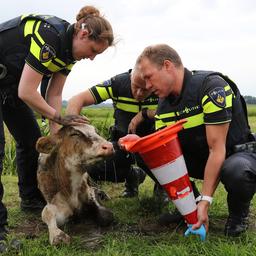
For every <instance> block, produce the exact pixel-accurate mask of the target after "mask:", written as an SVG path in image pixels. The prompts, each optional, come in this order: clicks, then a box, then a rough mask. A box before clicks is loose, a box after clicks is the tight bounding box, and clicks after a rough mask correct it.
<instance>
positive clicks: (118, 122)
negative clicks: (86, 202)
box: [66, 69, 158, 197]
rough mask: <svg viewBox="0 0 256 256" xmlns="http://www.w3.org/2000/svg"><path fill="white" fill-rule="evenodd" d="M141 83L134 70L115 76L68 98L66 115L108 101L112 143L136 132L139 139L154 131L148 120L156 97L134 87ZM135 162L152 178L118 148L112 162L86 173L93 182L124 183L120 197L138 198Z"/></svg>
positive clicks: (139, 173)
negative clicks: (110, 104)
mask: <svg viewBox="0 0 256 256" xmlns="http://www.w3.org/2000/svg"><path fill="white" fill-rule="evenodd" d="M143 82H144V81H143V80H142V79H140V76H138V74H137V72H136V69H134V70H133V71H131V70H129V71H128V72H125V73H122V74H118V75H116V76H114V77H112V78H111V79H109V80H106V81H104V82H102V83H101V84H98V85H95V86H93V87H91V88H90V89H88V90H86V91H84V92H82V93H80V94H78V95H76V96H74V97H72V98H71V99H70V100H69V102H68V106H67V109H66V113H67V114H79V113H80V111H81V109H82V107H83V106H88V105H92V104H99V103H101V102H103V101H106V100H108V99H111V100H112V101H113V106H114V125H113V127H111V134H110V140H111V141H112V142H114V143H116V142H117V141H118V139H119V138H120V137H123V136H125V135H126V134H127V133H128V132H136V133H137V134H138V135H140V136H145V135H148V134H149V133H151V132H152V131H154V120H153V119H152V118H153V116H154V113H155V109H156V106H157V102H158V98H157V97H156V96H154V95H152V94H151V92H150V91H148V90H145V89H141V88H140V87H138V84H139V83H143ZM135 162H136V163H137V165H138V166H140V167H141V168H142V169H143V170H144V171H146V172H148V174H149V175H150V176H152V174H151V172H150V171H149V170H148V168H147V166H146V165H145V164H144V162H143V161H142V159H141V158H140V157H138V156H134V155H132V154H128V153H127V152H125V151H123V150H120V149H119V148H118V147H116V151H115V155H114V157H113V158H112V159H110V160H107V161H105V163H101V164H100V165H97V166H95V167H93V168H92V169H91V170H89V174H90V176H91V177H92V178H93V179H94V180H96V181H97V180H107V181H112V182H123V181H125V191H124V192H123V197H134V196H137V195H138V185H139V183H141V182H143V180H144V178H145V174H144V172H143V171H142V170H141V169H140V168H137V167H134V166H132V165H133V164H134V163H135ZM152 178H153V179H155V178H154V177H152Z"/></svg>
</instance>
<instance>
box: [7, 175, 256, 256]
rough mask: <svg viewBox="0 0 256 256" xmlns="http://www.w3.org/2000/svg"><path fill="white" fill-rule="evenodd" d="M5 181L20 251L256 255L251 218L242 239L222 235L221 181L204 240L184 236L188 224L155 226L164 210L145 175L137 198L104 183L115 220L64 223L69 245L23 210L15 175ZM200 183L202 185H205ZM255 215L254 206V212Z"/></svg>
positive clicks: (30, 253) (24, 253)
mask: <svg viewBox="0 0 256 256" xmlns="http://www.w3.org/2000/svg"><path fill="white" fill-rule="evenodd" d="M3 183H4V184H5V189H6V193H5V197H4V202H5V203H6V205H7V207H8V208H9V226H10V229H11V235H10V238H11V237H13V236H16V237H19V238H20V239H21V240H22V241H23V244H24V247H23V249H22V251H21V252H20V255H35V256H38V255H44V256H45V255H63V256H64V255H75V256H78V255H102V256H103V255H104V256H105V255H154V256H155V255H159V256H160V255H182V256H183V255H209V256H212V255H216V256H217V255H223V256H224V255H225V256H226V255H256V237H255V227H254V226H253V225H254V223H253V218H251V219H252V226H251V227H250V230H249V231H248V232H247V233H246V234H245V235H243V236H241V237H240V238H236V239H230V238H226V237H225V236H224V235H223V226H224V223H225V219H226V217H227V209H226V202H225V197H226V192H225V191H224V189H223V186H222V185H220V186H219V188H218V189H217V192H216V195H215V200H214V203H213V205H212V206H211V209H210V212H209V215H210V232H209V234H208V237H207V241H206V242H201V241H199V239H198V238H197V237H189V238H185V237H184V236H183V232H184V230H185V227H183V226H181V225H177V226H176V225H172V226H170V227H161V226H159V225H157V222H156V218H157V216H158V215H159V214H160V213H161V212H163V211H165V210H164V209H161V208H160V207H159V205H158V204H159V203H158V202H157V201H156V200H155V199H154V198H153V197H152V190H153V184H152V182H151V181H150V180H149V178H147V179H146V181H145V182H144V183H143V184H142V185H141V186H140V197H139V198H133V199H122V198H119V194H120V193H121V191H122V189H123V186H122V184H112V183H111V184H110V183H103V184H102V185H101V186H102V188H103V189H104V190H105V191H107V192H108V194H109V195H110V196H111V197H112V199H111V200H110V201H107V202H104V204H105V205H106V206H107V207H109V208H111V209H112V210H113V212H114V215H115V218H116V221H117V223H116V224H115V225H114V226H113V227H110V228H105V229H103V228H102V229H101V228H97V227H96V226H94V224H93V223H92V222H90V221H88V220H87V222H86V223H83V222H81V223H73V224H69V225H66V226H65V227H64V229H65V230H66V231H68V233H69V234H72V243H71V245H62V246H59V247H52V246H50V245H49V243H48V232H47V228H46V226H45V225H43V224H42V222H41V219H40V215H39V214H25V213H23V212H21V211H20V209H19V207H18V205H19V199H18V196H17V186H16V183H17V178H16V177H14V176H4V177H3ZM197 185H198V186H199V187H200V186H201V183H200V182H198V183H197ZM254 204H255V200H254ZM255 213H256V209H255V206H253V207H252V214H253V216H254V215H255ZM8 255H10V254H8Z"/></svg>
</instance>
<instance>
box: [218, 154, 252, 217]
mask: <svg viewBox="0 0 256 256" xmlns="http://www.w3.org/2000/svg"><path fill="white" fill-rule="evenodd" d="M220 178H221V182H222V183H223V184H224V186H225V189H226V190H227V192H228V196H227V202H228V206H229V211H232V212H234V213H237V214H240V212H241V211H242V210H243V207H248V206H249V204H250V201H251V199H252V198H253V196H254V194H255V192H256V153H249V152H238V153H234V154H233V155H231V156H229V157H228V158H227V159H226V160H225V162H224V164H223V166H222V170H221V177H220Z"/></svg>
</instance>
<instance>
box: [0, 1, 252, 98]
mask: <svg viewBox="0 0 256 256" xmlns="http://www.w3.org/2000/svg"><path fill="white" fill-rule="evenodd" d="M85 4H86V5H88V4H92V5H94V6H96V7H98V8H99V9H100V10H101V11H102V12H103V13H104V14H105V16H106V17H107V19H109V21H110V22H111V23H112V26H113V29H114V31H115V34H116V35H117V37H118V38H119V39H120V42H119V43H118V44H117V46H116V47H114V48H109V49H108V50H107V51H106V52H104V53H103V54H101V55H99V56H97V57H96V58H95V60H94V61H92V62H91V61H89V60H86V61H80V63H77V64H76V65H75V67H74V70H73V71H72V72H71V74H70V75H69V77H68V80H67V84H66V86H65V88H64V98H65V99H69V98H70V97H71V96H72V95H74V94H76V93H78V92H80V91H81V90H83V89H85V88H88V87H90V86H93V85H94V84H95V83H98V82H100V81H102V80H105V79H109V78H110V77H111V76H113V75H115V74H118V73H121V72H124V71H126V70H128V69H129V68H131V67H132V66H133V64H134V62H135V60H136V57H137V56H138V54H139V53H140V52H141V51H142V50H143V48H144V47H145V46H147V45H149V44H154V43H167V44H170V45H171V46H172V47H173V48H175V49H176V50H177V51H178V52H179V54H180V55H181V57H182V59H183V63H184V65H185V66H187V67H188V68H189V69H211V70H217V71H222V72H224V73H225V74H227V75H228V76H229V77H230V78H232V79H233V80H234V81H236V82H237V84H238V85H239V87H240V89H241V92H242V93H243V94H246V95H253V96H256V91H255V89H254V87H255V86H254V84H255V83H256V81H255V76H254V73H255V68H254V67H255V59H256V50H255V46H256V29H255V24H256V1H254V0H233V1H232V0H193V1H191V0H151V1H150V0H129V1H127V0H107V1H106V0H95V1H82V0H72V1H68V0H66V1H60V0H55V1H50V0H44V1H39V2H37V3H36V4H35V1H34V0H27V1H26V0H23V1H19V0H9V1H7V2H5V4H4V7H2V13H1V21H4V20H6V19H9V18H12V17H14V16H17V15H19V14H21V13H33V12H38V13H43V14H48V13H49V14H54V15H56V16H59V17H62V18H64V19H67V20H68V21H70V22H74V21H75V15H76V14H77V12H78V11H79V9H80V8H81V7H82V6H84V5H85ZM3 9H4V11H3Z"/></svg>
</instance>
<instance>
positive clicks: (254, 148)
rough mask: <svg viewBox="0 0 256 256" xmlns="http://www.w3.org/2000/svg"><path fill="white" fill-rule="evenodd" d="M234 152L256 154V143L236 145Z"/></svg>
mask: <svg viewBox="0 0 256 256" xmlns="http://www.w3.org/2000/svg"><path fill="white" fill-rule="evenodd" d="M233 152H234V153H237V152H248V153H256V141H250V142H246V143H244V144H239V145H235V146H234V147H233Z"/></svg>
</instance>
